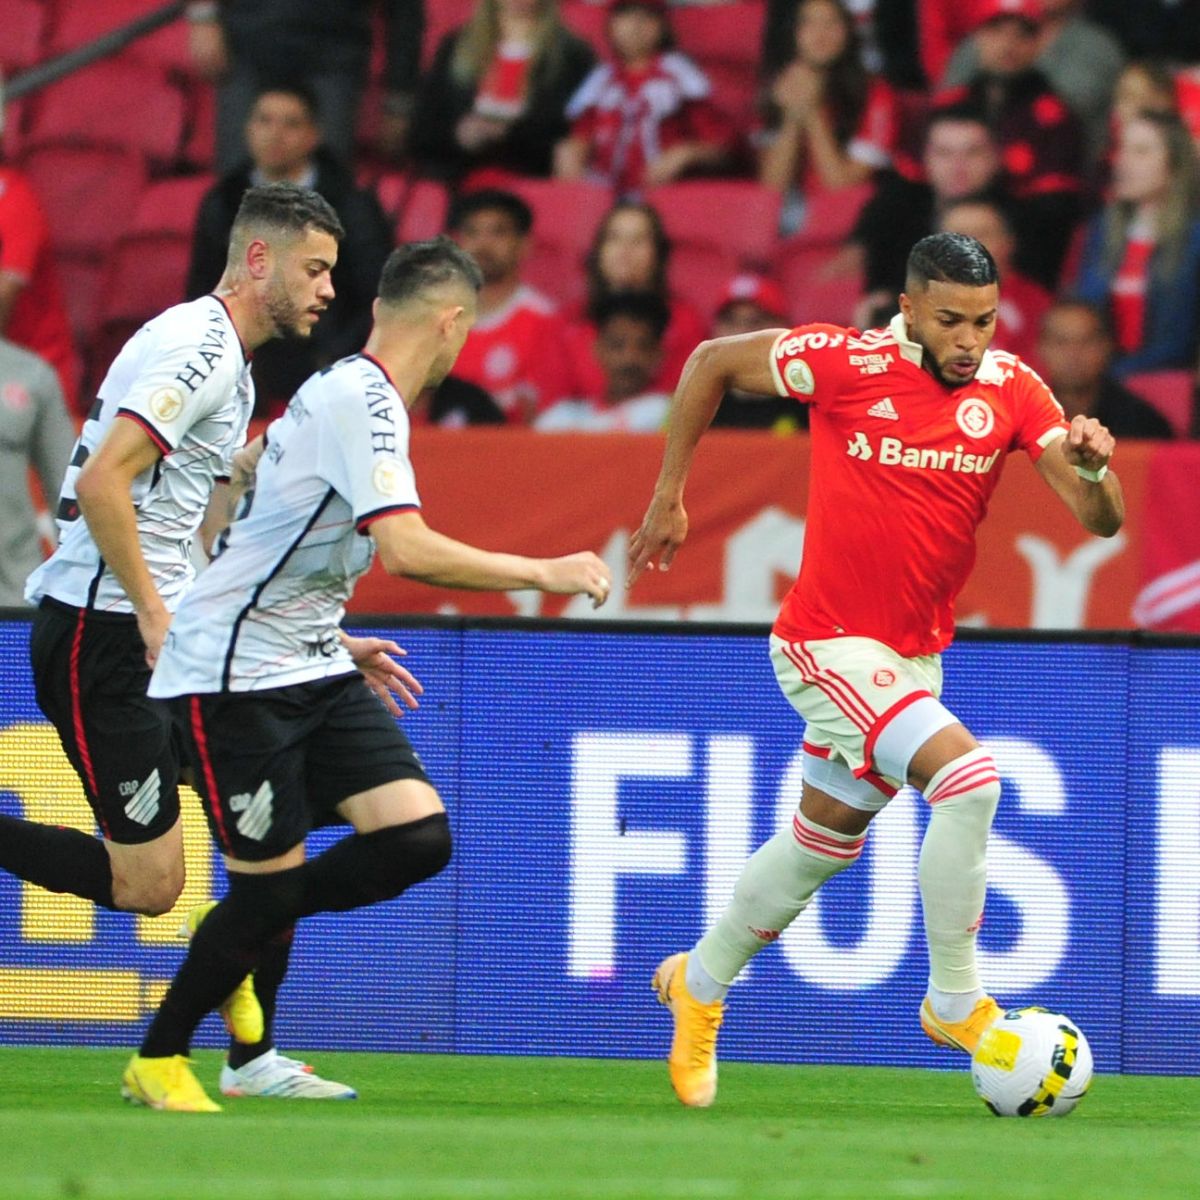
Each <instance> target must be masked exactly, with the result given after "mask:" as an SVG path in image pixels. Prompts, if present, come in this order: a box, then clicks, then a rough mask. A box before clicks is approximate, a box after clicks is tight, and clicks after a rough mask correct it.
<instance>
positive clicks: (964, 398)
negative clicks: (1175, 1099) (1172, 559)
mask: <svg viewBox="0 0 1200 1200" xmlns="http://www.w3.org/2000/svg"><path fill="white" fill-rule="evenodd" d="M998 304H999V287H998V272H997V270H996V264H995V262H994V260H993V259H992V257H991V256H990V255H989V254H988V252H987V250H986V249H985V248H984V247H983V246H982V245H981V244H980V243H979V242H977V241H976V240H975V239H974V238H971V237H967V236H965V235H963V234H955V233H940V234H934V235H933V236H932V237H927V238H923V239H922V240H921V241H919V242H918V243H917V244H916V245H915V246H914V247H913V249H912V252H911V253H910V255H909V258H908V271H907V280H906V285H905V294H904V295H902V296H901V297H900V313H899V314H898V315H897V316H896V317H895V318H893V320H892V322H891V323H890V325H888V326H887V328H885V329H872V330H866V331H864V332H859V331H858V330H857V329H844V328H841V327H839V326H836V325H803V326H800V327H799V328H797V329H792V330H778V329H777V330H767V331H764V332H761V333H750V334H743V335H740V336H737V337H729V338H719V339H716V340H714V341H709V342H704V343H702V344H701V345H700V346H699V347H698V348H697V349H696V351H695V352H694V353H693V355H692V356H691V358H690V359H689V361H688V364H687V366H686V367H685V368H684V372H683V376H682V378H681V379H680V383H679V388H678V390H677V391H676V393H675V399H674V402H673V406H672V411H671V418H670V425H669V433H668V437H667V445H666V450H665V453H664V458H663V465H662V470H661V473H660V475H659V479H658V483H657V485H656V487H655V491H654V496H653V498H652V500H651V502H650V507H649V509H648V510H647V512H646V516H645V519H644V520H643V522H642V526H641V528H640V529H639V530H638V531H637V533H636V534H635V535H634V537H633V540H632V542H631V543H630V547H629V577H628V585H629V586H632V585H633V584H634V583H635V582H636V581H637V579H638V577H639V576H640V575H641V574H642V573H643V571H646V570H648V569H653V568H654V567H655V566H656V565H657V567H658V568H659V569H660V570H666V569H668V568H669V567H670V565H671V561H672V559H673V558H674V556H675V553H676V551H677V550H678V549H679V547H680V545H681V544H682V543H683V540H684V538H685V537H686V536H687V529H688V520H687V513H686V511H685V510H684V506H683V490H684V483H685V480H686V478H687V474H688V469H689V466H690V463H691V459H692V455H693V453H694V452H695V449H696V445H697V443H698V442H699V440H700V436H701V434H702V433H703V432H704V430H705V429H706V428H707V427H708V424H709V422H710V421H711V419H712V416H713V413H714V412H715V411H716V407H717V405H718V403H719V402H720V399H721V397H722V396H723V395H724V394H725V393H726V392H727V391H729V390H730V389H731V388H737V389H738V390H739V391H744V392H748V393H754V394H758V395H765V396H769V395H771V394H773V393H774V394H777V395H780V396H791V397H793V398H794V399H796V400H799V401H804V402H807V403H808V404H809V405H810V407H811V433H812V483H811V488H810V497H809V508H808V522H807V529H806V533H805V545H804V561H803V563H802V564H801V567H800V575H799V578H798V579H797V580H796V583H795V584H794V585H793V587H792V589H791V591H790V592H789V593H788V594H787V597H786V598H785V600H784V602H783V607H782V609H781V610H780V613H779V617H778V619H777V620H776V622H775V627H774V630H773V632H772V636H771V658H772V661H773V663H774V666H775V672H776V677H777V678H778V680H779V684H780V687H781V688H782V690H783V692H784V694H785V695H786V696H787V698H788V700H789V701H790V702H791V703H792V705H793V707H795V708H796V710H797V711H798V712H799V713H800V715H801V716H802V717H803V718H804V719H805V721H806V723H807V727H806V729H805V735H804V789H803V793H802V797H801V801H800V806H799V809H798V811H797V812H796V814H795V817H794V818H793V820H792V824H791V827H790V828H788V829H787V830H785V831H783V832H781V833H779V834H777V835H776V836H775V837H773V838H772V839H771V840H770V841H768V842H767V843H766V844H765V845H763V846H761V847H760V848H759V849H758V851H757V852H756V853H755V854H754V855H753V856H752V857H751V858H750V860H749V861H748V862H747V864H746V866H745V868H744V869H743V871H742V874H741V877H740V878H739V880H738V883H737V887H736V888H735V891H734V895H733V900H732V902H731V904H730V907H729V909H728V911H727V912H726V913H725V914H724V915H723V916H722V917H721V918H720V920H718V921H717V922H716V924H715V925H714V926H713V927H712V928H711V929H709V931H708V932H707V933H706V934H705V935H704V936H703V937H702V938H701V939H700V941H699V942H698V943H697V945H696V946H695V948H694V949H693V950H691V951H689V952H687V953H681V954H674V955H671V956H670V957H668V958H667V959H665V960H664V961H663V962H662V963H661V964H660V966H659V968H658V970H657V972H656V973H655V976H654V986H655V988H656V990H657V992H658V996H659V999H660V1000H661V1001H662V1003H663V1004H665V1005H667V1007H669V1008H670V1009H671V1012H672V1014H673V1016H674V1021H675V1037H674V1041H673V1043H672V1047H671V1054H670V1059H669V1066H670V1075H671V1082H672V1085H673V1086H674V1088H675V1092H676V1094H677V1095H678V1096H679V1099H680V1100H681V1101H682V1102H683V1103H684V1104H689V1105H698V1106H704V1105H708V1104H711V1103H712V1101H713V1099H714V1098H715V1096H716V1090H717V1064H716V1039H717V1031H718V1029H719V1027H720V1023H721V1018H722V1015H723V1011H724V1004H723V1001H724V997H725V994H726V992H727V991H728V988H729V985H730V984H732V983H733V981H734V979H735V978H736V977H737V975H738V972H739V971H741V969H742V967H743V966H745V964H746V963H747V962H748V961H749V960H750V958H751V957H752V956H753V955H754V954H755V953H756V952H757V951H759V950H760V949H762V947H763V946H765V945H767V944H768V943H770V942H772V941H775V940H776V939H777V938H778V937H779V935H780V933H781V932H782V931H783V930H784V929H785V928H786V927H787V926H788V925H789V924H791V922H792V921H794V920H795V919H796V917H797V916H798V915H799V914H800V913H801V912H802V911H803V910H804V909H805V908H806V907H807V906H808V904H809V902H810V901H811V900H812V897H813V895H814V893H815V892H816V891H817V889H818V888H819V887H820V886H821V885H822V884H823V883H825V881H826V880H828V879H830V878H831V877H832V876H834V875H836V874H837V873H838V872H839V871H842V870H845V868H847V867H849V866H852V865H853V864H854V862H855V861H856V860H857V859H858V857H859V855H860V854H861V853H862V848H863V844H864V842H865V841H866V835H867V826H868V825H869V824H870V822H871V818H872V817H873V816H874V815H875V814H876V813H877V812H879V810H880V809H882V808H883V807H884V805H886V804H887V802H888V800H890V799H891V797H892V796H893V795H894V794H895V793H896V791H897V790H898V789H899V788H900V787H901V786H902V785H903V784H904V783H905V782H908V783H911V784H912V785H913V786H914V787H915V788H917V789H918V790H919V791H921V792H922V793H923V794H924V796H925V799H926V800H927V801H928V803H929V805H930V819H929V824H928V827H927V830H926V833H925V838H924V841H923V843H922V846H921V856H920V864H919V869H918V875H919V882H920V890H921V901H922V906H923V909H924V917H925V934H926V940H927V942H928V945H929V959H930V975H929V989H928V992H927V993H926V996H925V999H924V1001H923V1002H922V1005H921V1011H920V1020H921V1025H922V1028H923V1029H924V1030H925V1032H926V1034H928V1036H929V1037H930V1038H932V1039H933V1041H935V1042H937V1043H939V1044H941V1045H945V1046H950V1047H953V1048H955V1049H958V1050H963V1051H967V1052H970V1051H971V1050H973V1049H974V1047H975V1045H976V1044H977V1042H978V1040H979V1037H980V1035H981V1034H982V1032H983V1030H984V1029H986V1028H987V1026H988V1025H989V1024H990V1023H991V1022H992V1020H994V1019H995V1017H996V1016H997V1014H998V1013H999V1006H998V1005H997V1004H996V1002H995V1000H993V999H992V998H991V996H989V995H988V994H987V993H986V992H985V991H984V990H983V987H982V986H981V984H980V979H979V972H978V968H977V966H976V960H975V940H976V933H977V931H978V929H979V924H980V921H981V919H982V913H983V903H984V896H985V891H986V862H985V858H986V850H987V840H988V831H989V829H990V828H991V824H992V817H993V815H994V814H995V811H996V805H997V803H998V802H999V799H1000V776H999V773H998V771H997V769H996V764H995V762H994V761H993V760H992V757H991V755H989V754H988V752H987V751H986V750H985V749H984V748H983V747H982V746H980V744H979V742H978V741H976V739H975V738H974V737H973V736H972V734H971V732H970V731H969V730H968V729H967V728H966V727H965V726H964V725H963V724H962V723H961V722H960V721H959V720H958V719H957V718H956V717H955V716H954V715H953V714H952V713H951V712H950V711H949V710H948V709H946V708H945V707H944V706H943V705H942V703H941V701H940V700H939V695H940V693H941V684H942V676H941V666H940V661H939V655H940V652H941V651H942V650H944V649H945V648H946V646H947V645H949V643H950V641H951V639H952V637H953V633H954V618H953V610H954V600H955V597H956V596H957V595H958V593H959V591H960V590H961V588H962V586H963V583H964V582H965V580H966V578H967V575H968V574H969V573H970V570H971V566H972V563H973V562H974V558H975V530H976V528H977V527H978V525H979V523H980V521H982V520H983V517H984V514H985V512H986V511H987V504H988V499H989V497H990V496H991V494H992V492H993V490H994V489H995V486H996V483H997V481H998V480H999V476H1000V470H1001V467H1002V466H1003V463H1004V459H1005V456H1006V455H1007V454H1008V453H1009V452H1010V451H1012V450H1016V449H1021V450H1024V451H1025V452H1026V453H1027V454H1028V455H1029V456H1030V458H1031V459H1032V460H1033V461H1034V463H1035V464H1036V466H1037V470H1038V472H1039V474H1040V475H1041V476H1042V478H1043V479H1045V481H1046V482H1047V483H1048V484H1049V485H1050V487H1051V488H1052V489H1053V491H1054V492H1055V493H1056V494H1057V495H1058V496H1059V498H1060V499H1061V500H1062V501H1063V502H1064V503H1065V504H1066V505H1067V507H1068V508H1069V509H1070V510H1071V511H1072V512H1073V513H1074V514H1075V516H1076V517H1077V518H1078V520H1079V522H1080V524H1082V525H1083V526H1084V528H1086V529H1087V530H1089V531H1090V532H1092V533H1094V534H1098V535H1099V536H1101V537H1111V536H1112V535H1113V534H1115V533H1116V532H1117V530H1118V529H1119V528H1120V527H1121V522H1122V520H1123V518H1124V501H1123V499H1122V494H1121V486H1120V483H1119V482H1118V481H1117V478H1116V476H1115V475H1114V474H1113V473H1112V472H1111V471H1109V469H1108V463H1109V459H1110V458H1111V457H1112V454H1113V450H1114V446H1115V443H1114V441H1113V438H1112V435H1111V434H1110V433H1109V431H1108V430H1107V429H1106V428H1105V427H1104V426H1103V425H1101V424H1100V422H1099V421H1097V420H1095V419H1094V418H1090V417H1083V416H1077V417H1075V418H1074V419H1073V420H1072V421H1071V422H1070V423H1069V424H1068V422H1067V421H1066V420H1065V418H1064V416H1063V411H1062V409H1061V408H1060V407H1059V405H1058V402H1057V401H1056V400H1055V399H1054V396H1053V395H1052V394H1051V392H1050V390H1049V388H1047V387H1046V385H1045V384H1044V383H1043V382H1042V380H1041V379H1039V378H1038V376H1037V374H1036V373H1035V372H1033V371H1032V370H1031V369H1030V368H1029V367H1027V366H1025V364H1024V363H1022V362H1021V360H1020V359H1019V358H1017V357H1016V356H1014V355H1012V354H1007V353H1004V352H1002V351H993V350H989V349H988V344H989V343H990V341H991V339H992V334H993V331H994V329H995V324H996V312H997V307H998Z"/></svg>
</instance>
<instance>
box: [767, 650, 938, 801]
mask: <svg viewBox="0 0 1200 1200" xmlns="http://www.w3.org/2000/svg"><path fill="white" fill-rule="evenodd" d="M771 661H772V664H773V666H774V668H775V677H776V679H777V680H778V682H779V686H780V689H781V690H782V691H783V694H784V695H785V696H786V697H787V699H788V701H789V702H790V703H791V704H792V707H793V708H795V709H796V711H797V712H798V713H799V714H800V715H801V716H802V717H803V718H804V720H805V723H806V728H805V734H804V744H805V751H806V753H811V754H813V755H814V756H821V757H824V758H826V759H828V760H830V761H832V762H834V763H841V764H844V765H845V766H846V767H848V768H849V770H850V772H851V773H852V774H853V775H854V777H855V778H857V779H867V780H868V781H869V782H872V783H876V784H878V785H879V786H880V790H881V791H885V792H886V791H888V790H889V789H890V792H892V793H894V792H895V791H896V790H897V789H899V788H900V787H901V786H902V785H903V784H904V783H905V781H906V776H907V766H908V757H906V756H907V755H910V754H911V751H913V750H915V749H916V747H917V746H919V745H921V744H923V742H924V741H925V740H926V739H927V738H928V737H930V736H932V734H933V733H935V732H936V731H937V730H938V729H942V728H945V727H946V726H947V725H950V724H954V723H956V719H955V718H954V717H953V716H952V715H951V714H949V713H948V712H947V711H946V709H945V708H944V707H943V706H942V704H941V701H940V700H939V699H938V697H939V696H940V694H941V687H942V673H941V663H940V661H939V660H938V658H937V657H936V656H929V657H926V658H904V657H903V656H902V655H899V654H897V653H896V652H895V651H894V650H892V649H891V648H890V647H889V646H885V645H883V643H881V642H876V641H874V640H872V639H870V638H857V637H841V638H825V639H817V640H810V641H804V642H786V641H784V640H783V639H782V638H778V637H772V638H771ZM893 744H895V745H896V746H898V747H899V750H898V751H893ZM881 750H886V751H887V752H886V753H881ZM806 777H807V774H806ZM811 782H813V783H814V785H816V786H818V787H819V786H821V781H820V780H818V779H815V778H814V779H812V780H811Z"/></svg>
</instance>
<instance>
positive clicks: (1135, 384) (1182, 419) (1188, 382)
mask: <svg viewBox="0 0 1200 1200" xmlns="http://www.w3.org/2000/svg"><path fill="white" fill-rule="evenodd" d="M1122 382H1123V383H1124V384H1125V386H1126V387H1127V388H1128V389H1129V390H1130V391H1131V392H1136V393H1137V394H1138V395H1139V396H1141V398H1142V399H1143V400H1145V401H1146V403H1147V404H1152V405H1153V406H1154V407H1155V408H1156V409H1157V410H1158V411H1159V412H1160V413H1162V415H1163V416H1164V417H1166V419H1167V420H1168V421H1169V422H1170V424H1171V428H1172V430H1174V432H1175V436H1176V437H1181V438H1185V437H1188V436H1189V435H1190V432H1191V426H1192V408H1193V405H1194V402H1195V394H1196V374H1195V372H1194V371H1186V370H1185V371H1141V372H1138V373H1137V374H1136V375H1126V376H1125V378H1124V379H1123V380H1122Z"/></svg>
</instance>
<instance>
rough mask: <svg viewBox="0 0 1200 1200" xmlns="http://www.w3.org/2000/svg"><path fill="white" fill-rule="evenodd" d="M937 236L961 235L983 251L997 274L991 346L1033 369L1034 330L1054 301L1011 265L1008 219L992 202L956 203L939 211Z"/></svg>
mask: <svg viewBox="0 0 1200 1200" xmlns="http://www.w3.org/2000/svg"><path fill="white" fill-rule="evenodd" d="M938 232H941V233H965V234H966V235H967V236H968V237H973V238H975V239H976V240H977V241H980V242H982V243H983V244H984V246H986V247H987V250H988V253H989V254H991V256H992V258H994V259H995V260H996V267H997V269H998V270H999V272H1000V309H999V311H998V313H997V314H996V332H995V335H994V337H993V339H992V345H993V346H994V347H995V348H996V349H997V350H1008V351H1009V352H1010V353H1012V354H1019V355H1020V356H1021V357H1022V358H1023V359H1025V361H1026V362H1028V363H1030V364H1031V365H1032V366H1036V365H1037V337H1038V329H1039V327H1040V326H1041V322H1042V317H1043V316H1044V315H1045V313H1046V311H1047V309H1049V307H1050V305H1051V304H1052V303H1053V301H1054V297H1053V296H1051V294H1050V293H1049V292H1048V291H1046V289H1045V288H1044V287H1042V286H1041V285H1040V284H1038V283H1034V281H1033V280H1032V279H1030V278H1029V277H1028V276H1026V275H1023V274H1021V272H1020V271H1018V270H1017V269H1016V267H1015V266H1014V265H1013V254H1014V252H1015V250H1016V245H1017V239H1016V236H1015V235H1014V233H1013V225H1012V220H1011V219H1010V217H1009V215H1008V214H1007V213H1006V212H1005V211H1004V209H1003V208H1002V207H1001V206H1000V205H999V204H997V203H996V202H995V201H994V200H984V199H979V200H960V201H958V203H957V204H951V205H949V206H948V207H947V208H946V209H944V210H943V212H942V217H941V220H940V221H939V222H938Z"/></svg>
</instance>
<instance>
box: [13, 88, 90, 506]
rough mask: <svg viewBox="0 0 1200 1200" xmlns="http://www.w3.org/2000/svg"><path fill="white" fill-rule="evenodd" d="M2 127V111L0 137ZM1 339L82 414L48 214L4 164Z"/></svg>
mask: <svg viewBox="0 0 1200 1200" xmlns="http://www.w3.org/2000/svg"><path fill="white" fill-rule="evenodd" d="M3 125H4V117H3V108H2V107H0V132H2V131H3ZM0 334H3V336H4V337H6V338H8V339H9V341H12V342H16V344H17V345H18V346H24V347H25V348H26V349H27V350H32V351H33V352H34V354H36V355H38V356H39V357H41V358H43V359H45V361H46V362H48V363H49V364H50V365H51V366H52V367H53V368H54V370H55V371H56V372H57V374H58V382H59V386H60V387H61V388H62V393H63V396H64V397H65V398H66V401H67V404H68V405H69V406H70V408H71V409H72V411H75V412H78V413H79V414H80V415H81V416H82V415H85V414H86V411H87V406H86V405H84V404H82V403H81V401H80V396H79V361H78V359H77V358H76V356H75V345H74V342H73V340H72V337H71V323H70V320H69V318H68V316H67V307H66V304H65V302H64V300H63V294H62V288H61V286H60V285H59V282H58V270H57V268H56V267H55V264H54V256H53V252H52V250H51V247H50V227H49V225H48V224H47V222H46V214H45V213H44V212H43V211H42V206H41V204H39V203H38V199H37V196H36V195H35V194H34V191H33V188H32V187H31V186H30V183H29V180H28V179H27V178H26V176H25V175H24V174H22V172H20V171H19V170H17V168H16V167H12V166H9V165H8V164H7V163H0ZM60 482H61V480H55V483H54V486H55V489H57V488H58V485H59V483H60Z"/></svg>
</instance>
